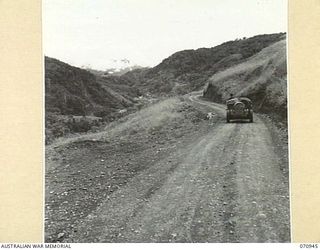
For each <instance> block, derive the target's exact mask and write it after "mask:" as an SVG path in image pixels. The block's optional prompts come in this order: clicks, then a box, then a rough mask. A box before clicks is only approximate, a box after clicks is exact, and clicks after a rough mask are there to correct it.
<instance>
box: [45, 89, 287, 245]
mask: <svg viewBox="0 0 320 250" xmlns="http://www.w3.org/2000/svg"><path fill="white" fill-rule="evenodd" d="M172 105H173V106H172V107H174V109H176V112H174V113H173V114H174V115H173V114H170V115H169V113H168V115H167V116H166V118H163V119H164V120H161V121H160V120H158V121H157V123H156V125H157V126H158V127H159V125H158V124H163V126H162V127H161V128H159V129H158V130H154V128H155V127H156V125H152V124H151V125H150V128H149V127H148V128H143V129H141V130H139V129H136V131H135V132H134V133H132V132H130V133H128V136H130V138H131V139H130V140H132V141H129V142H128V140H129V139H128V138H129V137H126V134H125V133H123V132H121V136H120V137H119V135H116V134H115V135H112V136H114V137H112V136H111V135H108V136H109V137H108V136H107V135H104V134H99V135H92V137H90V139H88V137H86V138H85V140H84V139H83V140H82V141H81V139H80V140H79V141H78V142H72V143H70V142H68V143H66V144H65V145H61V144H59V145H58V146H57V145H56V146H54V145H53V146H52V147H49V148H48V150H47V158H48V159H49V160H48V162H47V165H48V167H47V186H48V188H47V191H46V206H47V213H46V217H47V218H46V220H47V223H46V232H47V236H46V240H47V241H64V242H288V241H290V216H289V215H290V212H289V185H288V174H287V168H288V167H287V155H286V148H285V146H284V145H281V142H279V141H277V139H279V138H278V136H277V131H274V130H275V129H273V128H272V126H269V125H268V124H267V123H266V122H265V120H264V119H263V118H261V117H259V116H257V115H256V116H255V117H254V120H255V121H254V123H230V124H227V123H225V119H224V116H225V110H224V107H223V106H221V105H218V104H214V103H210V102H207V101H204V100H200V99H199V98H198V97H196V96H195V95H190V96H188V98H186V100H184V101H183V104H181V103H178V104H177V102H174V103H173V104H172ZM179 105H180V106H179ZM181 105H182V106H181ZM177 106H178V108H177ZM181 107H183V108H181ZM188 112H189V113H190V112H193V114H195V116H192V117H193V121H192V123H191V122H189V121H188V120H187V119H188V116H187V114H186V113H188ZM208 112H212V113H213V117H212V119H210V120H205V119H203V118H204V117H203V115H204V114H206V113H208ZM182 114H183V115H182ZM197 114H202V115H197ZM159 115H160V111H159ZM195 118H198V120H197V119H195ZM130 119H134V117H133V118H128V121H127V122H129V121H130ZM189 120H190V119H189ZM162 121H163V122H162ZM131 127H132V125H131ZM164 127H165V128H166V130H165V131H164V130H163V129H164ZM151 128H152V129H151ZM172 128H173V129H172ZM271 130H272V131H271ZM143 131H148V136H146V137H143V138H144V140H142V134H143V133H144V132H143ZM150 131H153V132H150ZM152 133H153V134H152ZM172 133H174V134H172ZM150 136H151V137H150ZM152 136H154V137H152ZM111 137H112V138H117V140H118V141H119V143H120V146H119V149H118V150H117V148H116V146H114V145H113V144H112V143H113V142H112V140H111V139H110V138H111ZM92 138H94V139H92ZM106 138H108V139H106ZM122 140H123V143H125V142H126V143H130V142H131V143H135V144H134V145H131V146H130V147H127V146H126V145H124V144H122V145H121V141H122ZM138 140H140V141H138ZM97 144H98V146H96V145H97ZM82 145H83V146H82ZM106 145H109V146H106ZM110 145H112V146H110ZM108 147H109V148H108ZM128 148H129V149H130V150H128ZM88 150H91V151H88ZM97 150H98V151H99V153H98V155H97V153H96V152H97ZM112 150H113V151H112ZM106 154H107V155H108V156H107V159H106V161H108V166H107V167H106V166H105V165H104V160H103V159H105V158H106V157H104V156H105V155H106ZM62 156H63V157H62ZM102 158H103V159H102ZM117 162H118V163H119V164H120V165H117ZM126 164H127V165H126ZM130 164H131V165H130ZM70 166H74V168H71V167H70ZM111 166H113V168H114V166H118V167H117V168H116V170H114V171H113V172H112V171H111V172H108V171H107V170H104V172H103V173H104V174H102V176H100V177H101V178H102V179H101V178H100V177H99V178H98V180H97V178H96V179H93V180H91V182H86V181H87V179H88V178H89V177H90V174H91V173H92V172H94V171H98V172H99V173H101V169H102V168H103V169H110V168H112V167H111ZM119 166H120V167H121V169H120V168H119ZM123 168H124V169H126V171H125V170H124V169H123ZM88 169H89V170H88ZM117 169H118V170H117ZM129 170H130V171H129ZM79 171H80V173H78V172H79ZM85 171H87V172H85ZM121 171H123V172H122V175H121V173H119V172H121ZM82 172H85V176H83V177H81V174H82ZM77 173H78V174H79V175H78V176H76V174H77ZM117 174H118V175H117ZM93 175H95V174H93ZM119 175H120V177H119ZM88 176H89V177H88ZM115 176H116V177H115ZM91 177H92V176H91ZM95 177H96V176H94V177H92V178H95ZM112 177H113V178H112ZM81 178H86V180H84V181H81V180H83V179H81ZM73 182H76V183H78V184H77V186H76V187H71V186H72V185H75V184H72V183H73ZM83 183H90V184H88V185H87V186H85V187H83V186H81V185H82V184H83ZM114 183H115V184H114ZM61 186H67V187H69V189H70V190H72V188H74V190H73V191H74V192H73V193H72V191H68V190H69V189H68V190H67V189H64V190H62V189H61ZM97 186H99V187H98V189H97ZM105 186H107V187H108V188H105ZM59 187H60V189H59ZM91 187H92V188H91ZM63 193H65V195H61V194H63ZM79 193H81V194H79ZM88 193H90V194H88ZM81 195H82V196H81ZM81 197H82V198H81ZM95 198H96V202H95V203H94V204H93V205H90V206H86V204H85V203H86V201H88V202H89V201H90V202H92V201H91V200H92V199H93V200H94V199H95ZM90 199H91V200H90ZM66 202H67V203H66ZM81 202H82V203H83V204H82V205H81ZM72 203H73V204H74V203H78V207H76V206H73V205H72ZM68 204H69V205H68ZM77 209H78V210H81V211H82V214H81V213H80V212H79V213H78V212H77ZM70 211H72V214H73V216H72V215H70V213H71V212H70ZM77 213H78V214H77ZM68 216H69V217H68ZM57 217H58V218H57ZM67 218H69V220H67V221H66V219H67Z"/></svg>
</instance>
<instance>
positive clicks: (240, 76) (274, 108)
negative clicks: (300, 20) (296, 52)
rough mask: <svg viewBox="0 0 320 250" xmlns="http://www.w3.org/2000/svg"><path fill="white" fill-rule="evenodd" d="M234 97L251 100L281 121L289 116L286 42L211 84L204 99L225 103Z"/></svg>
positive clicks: (213, 78)
mask: <svg viewBox="0 0 320 250" xmlns="http://www.w3.org/2000/svg"><path fill="white" fill-rule="evenodd" d="M230 94H233V95H235V96H248V97H249V98H251V99H252V100H253V103H254V108H255V110H256V111H258V112H262V113H267V114H272V116H276V118H279V119H281V120H285V119H286V115H287V64H286V40H285V39H284V40H281V41H279V42H276V43H274V44H272V45H270V46H268V47H266V48H264V49H263V50H261V51H260V52H259V53H257V54H255V55H253V56H252V57H250V58H248V59H247V60H245V61H244V62H242V63H239V64H237V65H234V66H232V67H229V68H227V69H225V70H223V71H220V72H218V73H216V74H214V75H213V76H211V77H210V79H209V80H208V82H207V86H206V88H205V89H204V97H206V98H208V99H210V100H212V101H215V102H225V100H226V99H227V98H228V97H229V95H230Z"/></svg>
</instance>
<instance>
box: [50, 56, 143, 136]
mask: <svg viewBox="0 0 320 250" xmlns="http://www.w3.org/2000/svg"><path fill="white" fill-rule="evenodd" d="M138 96H139V91H138V90H137V89H136V88H134V87H130V86H128V85H127V81H125V80H122V79H121V78H120V77H119V76H105V77H101V76H98V75H94V74H92V73H90V72H88V71H87V70H84V69H80V68H77V67H73V66H71V65H68V64H66V63H63V62H61V61H59V60H56V59H53V58H49V57H45V105H46V138H47V139H48V140H49V141H50V140H51V139H52V138H55V137H59V136H63V135H65V134H67V133H69V132H85V131H87V130H88V129H90V128H91V125H90V124H89V122H88V121H83V120H84V119H83V120H82V123H81V124H80V125H79V124H70V119H71V118H72V117H73V118H74V116H86V117H88V116H90V117H92V118H91V120H94V121H97V119H98V117H100V118H103V119H104V120H108V119H113V117H114V116H115V115H117V114H118V113H119V111H120V110H123V109H126V108H128V107H132V106H133V105H134V103H135V97H138ZM95 117H97V118H95ZM72 121H74V119H72Z"/></svg>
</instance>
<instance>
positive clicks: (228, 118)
mask: <svg viewBox="0 0 320 250" xmlns="http://www.w3.org/2000/svg"><path fill="white" fill-rule="evenodd" d="M227 123H230V117H229V114H227Z"/></svg>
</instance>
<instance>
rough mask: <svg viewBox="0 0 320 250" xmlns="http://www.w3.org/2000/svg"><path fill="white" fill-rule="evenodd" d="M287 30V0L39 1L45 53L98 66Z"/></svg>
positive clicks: (151, 61)
mask: <svg viewBox="0 0 320 250" xmlns="http://www.w3.org/2000/svg"><path fill="white" fill-rule="evenodd" d="M286 30H287V1H286V0H44V1H43V32H44V36H43V37H44V38H43V39H44V40H43V41H44V53H45V55H48V56H51V57H55V58H57V59H60V60H62V61H65V62H67V63H70V64H72V65H75V66H83V65H90V66H91V67H92V68H95V69H102V70H103V69H106V68H109V67H112V66H117V64H118V63H117V62H115V61H116V60H121V59H124V58H126V59H128V60H130V61H131V63H133V64H138V65H141V66H154V65H156V64H158V63H160V62H161V61H162V60H163V59H165V58H166V57H168V56H170V55H171V54H173V53H174V52H176V51H179V50H184V49H197V48H201V47H213V46H216V45H218V44H221V43H223V42H226V41H228V40H234V39H236V38H242V37H250V36H254V35H258V34H269V33H276V32H286Z"/></svg>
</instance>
